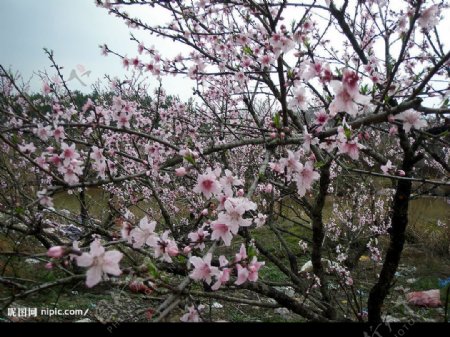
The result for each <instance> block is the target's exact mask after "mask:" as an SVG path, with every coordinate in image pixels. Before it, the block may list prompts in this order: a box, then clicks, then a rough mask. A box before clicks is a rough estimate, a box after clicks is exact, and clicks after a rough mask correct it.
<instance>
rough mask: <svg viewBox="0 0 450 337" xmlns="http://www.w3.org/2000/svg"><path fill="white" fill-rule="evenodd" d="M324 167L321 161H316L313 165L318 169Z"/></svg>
mask: <svg viewBox="0 0 450 337" xmlns="http://www.w3.org/2000/svg"><path fill="white" fill-rule="evenodd" d="M323 166H325V163H324V162H323V161H317V162H315V163H314V167H315V168H317V169H319V168H321V167H323Z"/></svg>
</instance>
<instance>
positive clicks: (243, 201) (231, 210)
mask: <svg viewBox="0 0 450 337" xmlns="http://www.w3.org/2000/svg"><path fill="white" fill-rule="evenodd" d="M255 209H256V204H255V203H254V202H252V201H250V200H248V199H247V198H228V199H227V200H226V201H225V210H226V215H227V216H228V219H229V222H230V223H229V225H230V226H232V227H231V228H232V232H233V233H234V234H236V233H237V230H238V229H239V226H244V227H247V226H250V225H251V219H244V218H243V215H244V213H245V212H247V211H250V210H255Z"/></svg>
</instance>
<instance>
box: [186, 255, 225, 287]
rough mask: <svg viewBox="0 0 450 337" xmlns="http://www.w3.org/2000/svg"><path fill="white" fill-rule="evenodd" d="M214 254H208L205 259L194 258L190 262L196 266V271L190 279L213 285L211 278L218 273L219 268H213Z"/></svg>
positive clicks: (191, 274)
mask: <svg viewBox="0 0 450 337" xmlns="http://www.w3.org/2000/svg"><path fill="white" fill-rule="evenodd" d="M211 259H212V254H211V253H208V254H206V255H205V257H204V258H201V257H198V256H192V257H191V258H190V259H189V262H190V263H191V264H192V265H193V266H194V270H193V271H192V273H190V274H189V277H190V278H191V279H193V280H196V281H205V282H206V283H207V284H211V281H212V279H211V277H212V276H213V275H215V274H217V272H218V268H217V267H212V266H211Z"/></svg>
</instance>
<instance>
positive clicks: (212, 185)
mask: <svg viewBox="0 0 450 337" xmlns="http://www.w3.org/2000/svg"><path fill="white" fill-rule="evenodd" d="M221 190H222V187H221V185H220V183H219V182H218V181H217V176H216V175H215V174H214V172H213V171H212V170H211V168H208V169H207V170H206V173H204V174H199V176H198V179H197V185H196V186H195V187H194V192H195V193H199V194H200V193H202V194H203V195H204V196H205V198H207V199H209V198H211V196H212V195H218V194H219V193H220V191H221Z"/></svg>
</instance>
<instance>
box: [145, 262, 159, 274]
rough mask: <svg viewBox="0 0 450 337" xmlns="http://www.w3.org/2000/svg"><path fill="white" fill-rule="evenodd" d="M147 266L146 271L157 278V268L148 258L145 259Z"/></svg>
mask: <svg viewBox="0 0 450 337" xmlns="http://www.w3.org/2000/svg"><path fill="white" fill-rule="evenodd" d="M147 267H148V273H149V274H150V275H151V276H152V277H153V278H159V276H160V273H159V270H158V268H157V267H156V266H155V264H154V263H153V262H152V261H150V260H148V261H147Z"/></svg>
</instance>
